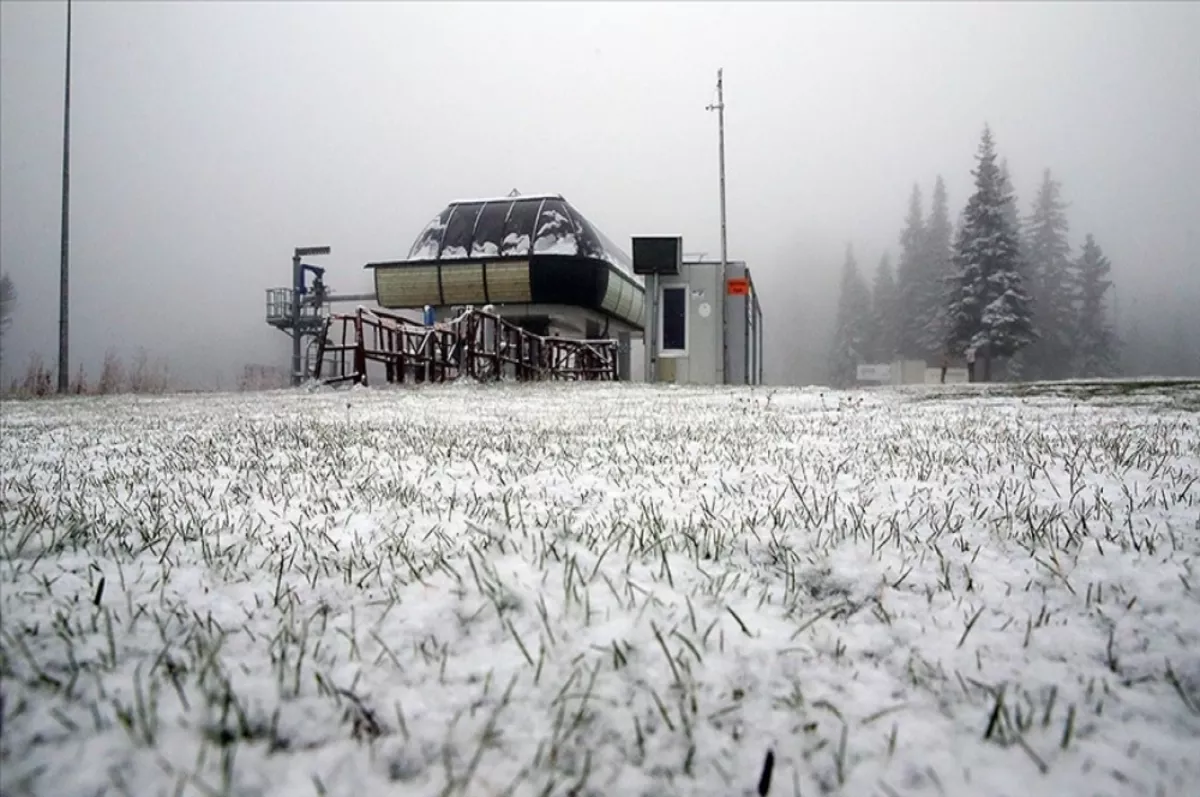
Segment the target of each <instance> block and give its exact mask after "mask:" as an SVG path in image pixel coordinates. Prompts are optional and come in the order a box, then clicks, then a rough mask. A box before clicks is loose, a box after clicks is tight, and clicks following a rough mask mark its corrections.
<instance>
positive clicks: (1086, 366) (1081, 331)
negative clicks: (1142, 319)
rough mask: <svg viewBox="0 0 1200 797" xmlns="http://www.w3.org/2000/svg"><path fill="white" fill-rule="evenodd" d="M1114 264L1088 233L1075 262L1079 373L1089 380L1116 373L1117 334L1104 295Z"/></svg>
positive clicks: (1076, 347)
mask: <svg viewBox="0 0 1200 797" xmlns="http://www.w3.org/2000/svg"><path fill="white" fill-rule="evenodd" d="M1111 269H1112V265H1111V264H1110V263H1109V261H1108V258H1107V257H1105V256H1104V252H1103V251H1101V249H1100V245H1099V244H1097V243H1096V239H1095V238H1093V237H1092V235H1091V234H1090V233H1089V234H1088V236H1087V238H1086V239H1085V240H1084V243H1083V251H1082V252H1080V254H1079V259H1078V260H1077V261H1076V262H1075V270H1076V273H1077V274H1078V279H1079V285H1078V294H1077V296H1078V304H1077V315H1076V316H1075V319H1074V326H1075V329H1076V338H1075V340H1076V345H1075V363H1074V365H1075V367H1074V369H1073V370H1074V372H1075V375H1076V376H1080V377H1084V378H1087V379H1094V378H1097V377H1106V376H1113V375H1115V374H1116V373H1117V348H1118V342H1117V336H1116V334H1115V333H1114V332H1113V329H1112V324H1111V322H1110V321H1109V319H1108V314H1107V309H1106V307H1105V301H1104V294H1105V293H1106V292H1107V291H1108V289H1109V287H1111V286H1112V281H1111V280H1110V279H1109V278H1108V275H1109V271H1111Z"/></svg>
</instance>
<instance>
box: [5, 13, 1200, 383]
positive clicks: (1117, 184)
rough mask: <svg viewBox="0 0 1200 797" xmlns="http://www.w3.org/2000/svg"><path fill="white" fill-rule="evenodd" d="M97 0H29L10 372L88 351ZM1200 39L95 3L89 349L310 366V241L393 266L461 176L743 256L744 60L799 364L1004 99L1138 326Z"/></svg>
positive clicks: (1156, 290)
mask: <svg viewBox="0 0 1200 797" xmlns="http://www.w3.org/2000/svg"><path fill="white" fill-rule="evenodd" d="M65 21H66V7H65V3H62V2H4V3H3V4H0V269H2V270H3V271H4V273H6V274H8V275H9V276H10V277H11V279H12V281H13V284H14V286H15V288H16V291H17V297H18V298H17V306H16V310H15V313H14V315H13V319H12V320H13V325H12V328H11V329H10V330H9V332H8V334H7V335H6V337H5V341H4V347H5V356H4V371H5V373H4V374H3V375H0V379H3V383H4V384H7V383H8V381H9V380H10V379H12V378H13V377H14V376H17V375H18V374H19V372H20V371H22V370H23V369H24V367H25V364H26V363H27V361H28V359H29V357H30V355H31V354H32V353H34V352H39V353H40V354H41V355H42V356H43V357H44V358H45V359H46V361H47V362H48V363H49V364H51V365H53V363H54V361H55V357H56V352H57V330H58V318H57V312H58V310H57V308H58V268H59V214H60V207H59V201H60V187H61V183H60V180H61V177H60V164H61V146H62V102H63V97H62V92H63V48H64V43H65ZM1198 36H1200V5H1198V4H1190V3H1164V4H1160V5H1156V4H1152V3H1136V4H1133V3H1130V4H1119V3H1095V4H1089V3H1060V4H1048V3H1047V4H1043V3H1007V4H987V5H975V4H970V3H965V2H964V3H931V4H920V5H918V4H912V5H909V4H900V3H876V4H863V5H853V4H847V3H837V4H832V3H831V4H820V3H769V4H753V3H748V2H741V3H736V4H734V3H730V4H717V3H703V4H687V3H670V4H663V5H651V4H646V3H612V4H605V5H600V4H584V3H559V4H532V3H529V4H520V5H502V4H493V3H486V4H470V5H450V4H446V3H420V4H412V5H403V4H391V3H386V4H385V3H362V4H353V3H348V2H338V3H329V4H321V3H316V2H304V3H300V2H296V3H262V2H253V3H251V2H247V3H235V2H223V3H212V2H207V3H184V2H171V3H144V2H136V3H119V2H103V3H92V2H80V3H76V4H75V5H74V7H73V67H72V117H71V128H72V143H71V226H70V234H71V249H70V253H71V259H70V262H71V363H72V370H74V369H75V368H76V367H77V364H78V363H81V362H82V363H83V364H84V365H85V367H87V368H88V369H89V371H90V372H92V373H95V370H96V368H97V367H98V365H99V362H100V360H101V359H102V357H103V355H104V352H105V350H106V349H109V348H110V347H115V348H116V349H118V350H119V351H121V352H123V353H129V352H132V351H134V350H135V349H136V348H137V347H145V348H146V349H147V350H148V351H149V352H150V353H151V354H152V355H154V356H161V357H164V358H166V359H167V360H168V361H169V363H170V366H171V369H172V372H173V373H174V375H175V376H176V378H178V379H180V380H181V383H183V384H188V385H193V386H197V387H212V386H216V385H217V384H218V383H221V384H223V385H224V386H225V387H229V386H231V385H232V382H233V380H234V379H235V378H236V374H237V373H238V372H239V371H240V370H241V367H242V366H243V365H244V364H246V363H272V364H278V365H281V366H286V364H287V352H288V351H289V342H288V339H287V337H286V336H285V335H284V334H283V333H281V332H278V331H275V330H273V329H271V328H270V327H268V326H267V325H266V323H265V322H264V301H265V299H264V291H265V289H267V288H270V287H274V286H282V285H286V284H287V281H288V279H289V268H290V256H291V250H292V248H293V247H296V246H307V245H325V244H327V245H330V246H332V247H333V254H332V255H331V256H330V257H327V258H323V259H322V261H321V263H322V265H326V266H328V267H329V271H328V273H327V282H328V283H329V285H330V286H331V287H332V288H333V289H334V290H336V291H338V292H354V291H366V290H370V289H371V288H372V285H371V281H370V278H369V274H368V272H365V271H364V270H363V269H362V266H363V264H364V263H366V262H369V261H372V260H382V259H388V258H399V257H403V256H404V255H405V254H406V253H407V251H408V248H409V246H410V244H411V243H412V241H413V239H414V238H415V237H416V235H417V233H418V232H419V231H420V230H421V228H422V227H424V225H425V224H426V223H427V222H428V221H429V219H430V218H431V217H432V216H433V215H434V214H436V213H437V212H438V211H440V210H441V209H442V208H443V207H444V206H445V205H446V204H447V203H448V202H449V201H451V200H453V199H456V198H463V197H471V196H489V195H498V194H499V195H503V194H506V193H508V191H510V190H511V189H513V188H516V189H519V190H520V191H521V192H523V193H531V192H537V191H552V192H559V193H562V194H563V195H564V196H565V197H566V198H567V199H568V200H569V201H570V202H571V203H572V204H573V205H574V206H575V207H577V208H578V209H579V210H580V211H581V212H582V213H583V214H584V215H586V216H587V217H588V218H589V219H590V220H591V221H592V222H593V223H594V224H596V226H598V227H599V228H600V229H601V230H603V231H604V232H605V233H606V234H607V235H608V236H609V237H610V238H612V239H613V240H615V241H617V242H619V243H622V244H623V245H624V246H625V247H626V248H628V240H629V237H630V236H632V235H636V234H640V233H666V232H670V233H678V234H681V235H683V237H684V248H685V250H686V251H688V252H707V253H709V254H710V255H711V256H714V257H715V256H716V255H717V254H718V253H719V251H720V249H719V240H720V238H719V236H720V231H719V230H720V228H719V203H718V177H717V119H716V115H715V114H713V113H711V112H708V111H706V110H705V106H706V105H707V104H709V103H710V102H712V101H713V100H714V92H715V78H716V71H717V69H718V67H723V68H724V70H725V91H726V94H725V102H726V106H727V111H726V146H727V155H726V161H727V174H728V224H729V255H730V257H731V258H735V259H742V260H746V261H747V262H748V264H749V265H750V267H751V269H752V270H753V271H754V274H755V278H756V282H757V285H758V289H759V291H760V293H761V302H762V306H763V312H764V316H765V322H766V372H767V374H766V375H767V379H768V381H770V382H773V383H801V384H804V383H810V382H814V381H817V380H820V379H821V378H822V369H823V366H824V358H825V351H826V347H827V342H828V337H829V326H830V323H831V319H832V315H833V305H834V303H835V302H836V290H837V284H838V268H839V266H840V264H841V260H842V257H843V253H844V251H845V247H846V244H847V243H853V245H854V248H855V252H856V253H857V255H858V258H859V262H860V263H861V264H863V266H864V267H867V268H873V266H874V263H875V262H877V261H878V259H879V256H880V255H881V254H882V253H883V252H884V251H885V249H890V250H891V251H892V252H893V254H894V252H895V249H896V245H897V239H898V236H899V233H900V230H901V227H902V223H903V218H904V213H905V210H906V205H907V201H908V195H909V192H910V190H911V187H912V185H913V183H914V182H919V183H920V184H921V186H922V188H923V189H924V191H925V195H926V197H928V193H929V190H930V189H931V188H932V185H933V181H934V179H935V178H936V176H937V175H939V174H940V175H942V176H943V177H944V179H945V180H946V184H947V188H948V191H949V195H950V207H951V213H952V215H953V216H957V214H958V213H959V211H960V210H961V208H962V207H963V204H964V203H965V202H966V199H967V196H968V193H969V191H970V187H971V179H972V178H971V174H970V170H971V168H972V167H973V165H974V160H973V157H974V154H975V151H976V147H977V144H978V141H979V135H980V132H981V130H982V128H983V126H984V124H985V123H986V124H989V125H990V126H991V128H992V130H993V132H994V134H995V137H996V142H997V146H998V149H999V151H1000V154H1001V155H1002V156H1003V157H1004V158H1005V159H1006V160H1007V162H1008V165H1009V167H1010V169H1011V172H1012V178H1013V183H1014V185H1015V187H1016V190H1017V194H1018V197H1019V200H1020V206H1021V210H1022V212H1023V213H1024V212H1026V211H1027V210H1028V208H1029V204H1030V202H1031V201H1032V199H1033V196H1034V191H1035V189H1036V187H1037V185H1038V183H1039V181H1040V179H1041V175H1042V170H1043V169H1044V168H1047V167H1049V168H1051V169H1053V171H1054V175H1055V177H1056V178H1057V179H1059V180H1060V181H1061V182H1062V184H1063V191H1064V195H1065V197H1066V198H1067V200H1068V201H1069V202H1070V209H1069V215H1070V221H1071V226H1072V234H1071V238H1072V243H1074V244H1075V245H1076V246H1077V245H1078V244H1079V242H1080V241H1082V238H1083V235H1084V233H1086V232H1093V233H1095V234H1096V236H1097V239H1098V241H1099V242H1100V244H1101V245H1102V246H1103V247H1104V250H1105V252H1106V254H1107V255H1108V256H1109V258H1110V259H1111V260H1112V262H1113V277H1114V280H1115V282H1116V283H1117V285H1118V295H1119V299H1120V307H1121V317H1120V319H1119V326H1120V327H1121V329H1119V331H1121V332H1124V328H1125V327H1129V326H1130V325H1132V324H1133V323H1134V322H1135V321H1136V320H1138V319H1141V320H1142V322H1143V323H1144V324H1152V323H1153V322H1154V321H1155V320H1156V319H1158V318H1161V317H1162V314H1163V313H1164V312H1166V311H1167V310H1169V311H1170V312H1171V313H1174V314H1175V315H1174V316H1172V318H1176V319H1180V318H1187V316H1186V315H1180V313H1190V312H1192V310H1191V308H1194V306H1195V305H1196V304H1197V302H1198V300H1200V257H1198V256H1197V254H1196V253H1197V247H1198V246H1200V236H1198V235H1197V231H1196V227H1197V224H1198V220H1200V147H1197V146H1196V145H1197V141H1198V136H1200V57H1198V56H1197V55H1196V50H1195V46H1196V45H1195V42H1196V40H1197V37H1198ZM1139 314H1140V315H1139ZM1195 315H1197V316H1200V313H1195ZM1194 326H1195V324H1194V323H1193V324H1192V326H1191V327H1186V325H1185V327H1186V329H1184V332H1182V333H1181V334H1183V335H1184V336H1185V337H1184V340H1185V341H1186V340H1190V338H1187V335H1189V334H1192V333H1191V332H1190V331H1188V330H1191V329H1192V328H1193V327H1194ZM1196 334H1200V330H1196ZM1196 340H1197V346H1195V347H1194V348H1195V349H1196V350H1200V337H1198V338H1197V339H1196ZM1184 345H1185V349H1187V348H1191V347H1190V346H1189V345H1188V344H1186V343H1185V344H1184ZM1197 367H1200V364H1198V365H1197Z"/></svg>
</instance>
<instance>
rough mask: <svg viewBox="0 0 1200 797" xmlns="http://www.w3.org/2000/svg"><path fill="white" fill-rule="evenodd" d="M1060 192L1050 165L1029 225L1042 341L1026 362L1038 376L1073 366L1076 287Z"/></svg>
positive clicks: (1027, 248)
mask: <svg viewBox="0 0 1200 797" xmlns="http://www.w3.org/2000/svg"><path fill="white" fill-rule="evenodd" d="M1061 192H1062V187H1061V185H1060V184H1059V182H1058V181H1057V180H1055V179H1054V178H1053V177H1052V176H1051V175H1050V170H1049V169H1046V171H1045V172H1044V173H1043V175H1042V186H1041V188H1040V189H1039V190H1038V195H1037V199H1035V200H1034V202H1033V212H1032V213H1031V214H1030V215H1029V218H1028V220H1027V222H1026V225H1025V236H1024V244H1025V245H1024V255H1025V259H1026V262H1027V264H1028V272H1027V273H1028V275H1029V286H1028V288H1029V294H1030V298H1031V299H1032V300H1033V324H1034V328H1035V329H1037V332H1038V340H1037V341H1036V342H1035V343H1033V344H1032V345H1030V347H1029V349H1028V350H1027V351H1026V352H1025V363H1026V365H1027V367H1028V373H1027V375H1028V376H1030V377H1032V378H1034V379H1063V378H1065V377H1067V376H1068V375H1069V373H1070V371H1071V368H1072V366H1073V365H1074V363H1073V355H1074V348H1075V340H1076V330H1075V321H1076V307H1075V302H1076V293H1077V286H1076V278H1075V270H1074V264H1073V263H1072V262H1071V244H1070V242H1069V241H1068V240H1067V233H1068V231H1069V225H1068V224H1067V214H1066V203H1064V202H1063V200H1062V193H1061Z"/></svg>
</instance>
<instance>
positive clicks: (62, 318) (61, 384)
mask: <svg viewBox="0 0 1200 797" xmlns="http://www.w3.org/2000/svg"><path fill="white" fill-rule="evenodd" d="M64 84H65V88H64V89H63V159H62V239H61V241H60V246H61V250H60V253H59V256H60V271H59V288H58V392H59V393H66V392H67V391H68V390H69V389H70V387H69V383H68V379H69V377H70V370H69V360H68V357H67V341H68V338H69V331H70V327H69V323H68V316H67V313H68V308H69V302H68V296H69V288H70V278H69V275H70V271H69V266H70V255H69V247H68V244H69V241H70V226H71V225H70V221H71V219H70V213H71V0H67V66H66V77H65V81H64Z"/></svg>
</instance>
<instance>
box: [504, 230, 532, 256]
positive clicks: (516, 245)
mask: <svg viewBox="0 0 1200 797" xmlns="http://www.w3.org/2000/svg"><path fill="white" fill-rule="evenodd" d="M500 254H502V255H527V254H529V236H528V235H518V234H517V233H515V232H510V233H509V234H508V235H506V236H504V240H503V241H501V242H500Z"/></svg>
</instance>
